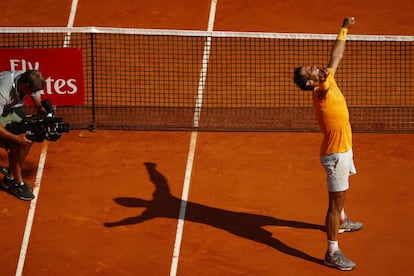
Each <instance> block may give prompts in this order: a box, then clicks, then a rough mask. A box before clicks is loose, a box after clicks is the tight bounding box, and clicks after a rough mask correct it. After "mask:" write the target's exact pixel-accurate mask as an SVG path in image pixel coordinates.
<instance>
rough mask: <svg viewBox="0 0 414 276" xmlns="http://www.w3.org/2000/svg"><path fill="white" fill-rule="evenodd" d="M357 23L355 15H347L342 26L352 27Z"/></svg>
mask: <svg viewBox="0 0 414 276" xmlns="http://www.w3.org/2000/svg"><path fill="white" fill-rule="evenodd" d="M354 25H355V17H353V16H351V17H346V18H344V21H343V23H342V27H344V28H347V29H351V28H352V27H353V26H354Z"/></svg>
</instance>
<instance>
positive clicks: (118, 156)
mask: <svg viewBox="0 0 414 276" xmlns="http://www.w3.org/2000/svg"><path fill="white" fill-rule="evenodd" d="M23 2H24V1H13V2H12V1H6V2H2V3H1V4H0V10H2V11H3V12H2V16H1V17H0V26H2V27H7V26H10V27H12V26H61V27H66V25H67V21H68V17H69V13H70V9H71V4H72V3H71V1H69V0H67V1H64V0H59V1H50V0H43V1H37V2H30V3H27V4H24V3H23ZM210 2H211V1H209V0H198V1H190V0H181V1H164V0H148V1H147V0H140V1H127V2H126V3H118V2H117V3H115V2H113V1H107V0H106V1H83V0H79V2H78V6H77V11H76V16H75V20H74V26H75V27H76V26H102V27H104V26H111V27H129V28H148V29H153V28H155V29H180V30H206V29H207V24H208V20H209V13H210V5H211V3H210ZM279 2H280V3H279ZM279 2H278V1H247V0H242V1H240V0H218V1H217V9H216V14H215V21H214V30H218V31H241V32H247V31H254V32H293V33H335V32H336V31H337V29H338V28H339V25H340V23H341V21H342V18H343V17H345V16H349V15H352V16H355V17H356V19H357V24H356V26H355V27H354V29H353V30H352V33H354V34H364V35H366V34H374V35H375V34H377V35H410V36H412V35H413V30H414V19H413V17H412V14H414V5H413V4H412V3H411V1H408V0H401V1H399V2H398V5H395V1H391V0H384V1H382V2H378V1H373V0H367V1H359V2H357V1H331V2H326V1H319V0H318V1H312V4H311V5H309V3H307V4H306V2H307V1H279ZM354 2H357V3H354ZM301 3H303V4H301ZM321 7H323V8H321ZM22 10H24V11H25V12H26V13H25V14H24V16H23V15H22ZM27 11H30V13H27ZM16 15H18V16H16ZM327 55H328V54H327ZM344 94H345V95H346V93H344ZM351 123H352V122H351ZM321 139H322V135H321V134H320V133H319V132H217V131H215V132H198V133H195V132H189V131H188V132H187V131H119V130H104V129H98V130H97V131H96V132H91V131H89V130H80V129H79V130H78V129H75V130H71V132H70V133H65V135H64V136H63V137H62V139H60V140H59V141H57V142H43V143H36V144H34V146H33V149H32V151H31V153H30V155H29V157H28V160H27V162H26V164H25V166H24V176H25V177H26V180H27V181H28V182H29V183H32V184H35V183H36V184H37V186H38V190H37V191H38V194H37V197H36V204H35V205H34V204H32V205H30V203H29V202H24V201H20V200H18V199H16V198H15V197H13V196H11V195H10V194H8V193H6V192H0V232H1V233H2V237H1V238H0V249H1V250H0V267H1V274H2V275H15V274H16V271H18V269H19V266H20V269H21V270H22V274H21V275H168V274H170V275H171V274H173V275H206V276H209V275H337V274H339V273H344V272H340V271H338V270H336V269H332V268H328V267H326V266H325V265H323V259H322V258H323V256H324V253H325V250H326V237H325V232H324V218H325V212H326V207H327V192H326V184H325V173H324V171H323V168H322V167H321V165H320V163H319V156H318V153H319V145H320V142H321ZM353 140H354V147H353V149H354V154H355V157H354V160H355V164H356V167H357V171H358V173H357V174H356V175H355V176H353V177H351V189H350V191H349V192H348V194H347V201H346V209H347V213H348V215H349V216H350V217H351V218H352V219H354V220H358V221H362V222H363V223H364V228H363V229H362V230H361V231H359V232H355V233H346V234H342V235H341V236H340V247H341V249H342V250H343V251H344V253H346V255H347V256H348V257H349V258H350V259H352V260H353V261H355V262H356V263H357V267H356V269H355V270H354V271H352V272H350V273H352V274H354V275H411V271H410V270H411V263H410V260H411V258H412V257H414V253H413V252H412V250H411V249H412V248H413V247H414V242H413V240H412V239H411V238H410V237H411V229H412V227H413V221H414V216H413V212H412V210H413V208H414V203H413V200H412V197H413V196H414V187H413V186H412V183H413V182H414V143H413V134H407V133H360V132H358V133H354V139H353ZM0 163H1V164H2V165H5V166H6V165H7V158H6V152H1V154H0ZM183 191H184V192H188V195H187V196H188V198H187V200H185V201H184V203H185V204H186V213H185V217H184V219H183V220H179V217H180V214H179V212H180V210H181V207H182V204H183V201H182V198H183V196H184V195H183ZM32 203H33V202H32ZM33 208H35V212H33V211H34V210H33ZM28 214H33V215H34V216H33V217H32V218H30V217H29V216H28ZM28 221H30V222H32V224H31V228H30V235H29V236H27V229H26V227H27V225H28ZM182 222H184V224H180V223H182ZM177 225H178V227H177ZM180 225H181V228H180ZM177 228H178V229H177ZM179 233H180V235H179ZM24 237H28V240H24ZM177 238H178V239H181V240H180V241H181V244H180V247H179V250H178V251H176V250H177V248H175V246H176V245H177ZM26 246H27V248H26ZM22 251H23V252H25V253H24V256H23V258H24V260H23V261H22V254H21V252H22ZM177 252H178V253H179V254H178V255H175V253H177ZM173 271H176V273H173Z"/></svg>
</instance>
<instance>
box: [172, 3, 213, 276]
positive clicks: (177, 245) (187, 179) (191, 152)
mask: <svg viewBox="0 0 414 276" xmlns="http://www.w3.org/2000/svg"><path fill="white" fill-rule="evenodd" d="M216 7H217V0H212V1H211V4H210V14H209V19H208V26H207V31H208V32H211V31H212V30H213V27H214V19H215V14H216ZM210 48H211V36H209V37H207V38H206V42H205V45H204V51H203V58H202V65H201V71H200V78H199V82H198V93H197V99H196V107H195V110H194V118H193V125H194V127H195V128H197V127H198V124H199V120H200V114H201V108H202V104H203V92H204V87H205V81H206V77H207V68H208V60H209V56H210ZM197 134H198V133H197V131H192V132H191V137H190V146H189V149H188V156H187V165H186V170H185V176H184V183H183V191H182V195H181V204H180V211H179V214H178V222H177V230H176V235H175V241H174V250H173V256H172V260H171V268H170V276H175V275H176V274H177V269H178V261H179V257H180V251H181V243H182V239H183V232H184V222H185V214H186V211H187V201H188V194H189V190H190V184H191V174H192V171H193V164H194V157H195V149H196V145H197Z"/></svg>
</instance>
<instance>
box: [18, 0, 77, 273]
mask: <svg viewBox="0 0 414 276" xmlns="http://www.w3.org/2000/svg"><path fill="white" fill-rule="evenodd" d="M77 6H78V0H72V6H71V10H70V14H69V18H68V23H67V28H71V27H73V22H74V21H75V15H76V10H77ZM70 38H71V32H67V33H66V36H65V38H64V41H63V47H64V48H66V47H68V46H69V44H70ZM47 148H48V141H44V142H43V146H42V151H41V153H40V157H39V163H38V166H37V173H36V178H35V183H34V188H33V194H34V196H35V197H34V199H32V201H31V202H30V206H29V211H28V213H27V219H26V226H25V229H24V234H23V240H22V245H21V247H20V255H19V260H18V263H17V268H16V274H15V275H16V276H21V275H22V273H23V269H24V264H25V261H26V255H27V248H28V247H29V240H30V234H31V232H32V226H33V220H34V215H35V212H36V205H37V199H38V197H39V192H40V184H41V182H42V177H43V170H44V168H45V164H46V156H47Z"/></svg>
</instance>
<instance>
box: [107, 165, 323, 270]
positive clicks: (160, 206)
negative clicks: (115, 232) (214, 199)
mask: <svg viewBox="0 0 414 276" xmlns="http://www.w3.org/2000/svg"><path fill="white" fill-rule="evenodd" d="M144 165H145V167H146V169H147V171H148V173H149V175H150V179H151V182H152V183H154V185H155V191H154V193H153V199H152V200H144V199H140V198H133V197H119V198H115V199H114V201H115V202H116V203H118V204H119V205H122V206H125V207H142V208H145V210H144V211H143V212H142V213H141V214H140V215H138V216H135V217H128V218H124V219H122V220H120V221H116V222H106V223H104V226H106V227H116V226H121V225H131V224H137V223H141V222H144V221H146V220H150V219H153V218H157V217H166V218H174V219H177V217H178V215H179V211H180V206H181V204H186V213H185V220H187V221H192V222H198V223H203V224H206V225H210V226H213V227H216V228H219V229H223V230H226V231H228V232H230V233H232V234H234V235H237V236H240V237H244V238H246V239H249V240H252V241H256V242H260V243H262V244H266V245H268V246H271V247H273V248H275V249H277V250H279V251H280V252H283V253H285V254H287V255H291V256H295V257H298V258H302V259H304V260H307V261H311V262H315V263H318V264H322V260H320V259H317V258H315V257H312V256H310V255H308V254H306V253H305V252H303V251H300V250H299V249H296V248H293V247H290V246H288V245H287V244H285V243H283V242H282V241H280V240H278V239H276V238H274V237H273V236H272V233H271V232H269V231H267V230H266V229H264V228H263V226H267V225H269V226H288V227H293V228H305V229H315V230H320V231H325V228H324V226H321V225H317V224H311V223H306V222H300V221H293V220H284V219H279V218H274V217H270V216H264V215H257V214H249V213H242V212H233V211H229V210H224V209H219V208H214V207H209V206H205V205H202V204H198V203H195V202H191V201H183V202H182V201H181V199H180V198H178V197H175V196H173V195H172V194H171V193H170V189H169V187H168V182H167V179H166V178H165V177H164V176H163V175H162V174H161V173H160V172H159V171H158V170H157V169H156V164H154V163H144Z"/></svg>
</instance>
